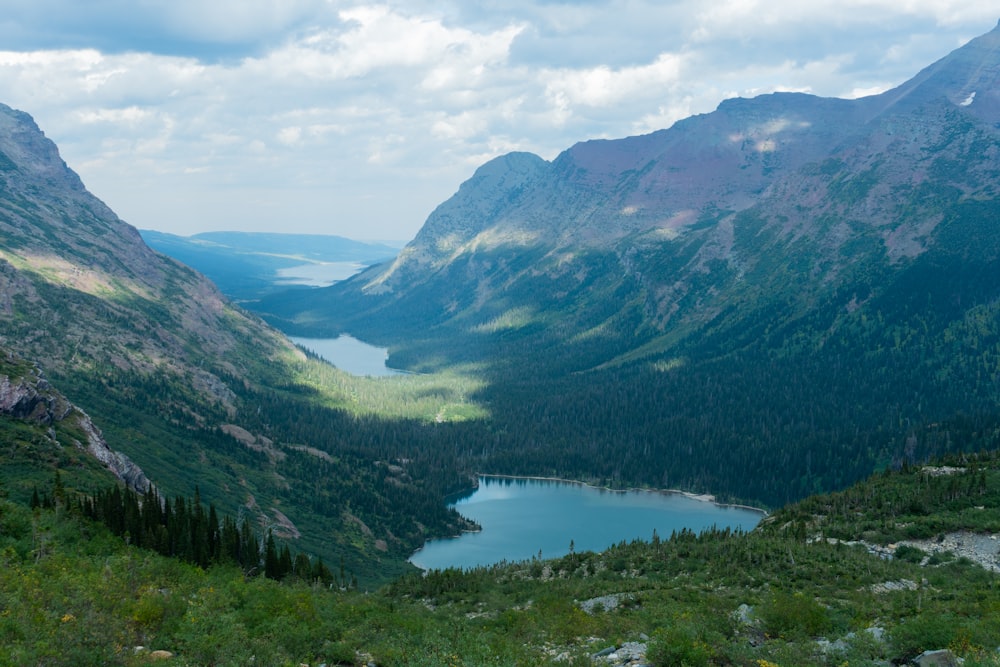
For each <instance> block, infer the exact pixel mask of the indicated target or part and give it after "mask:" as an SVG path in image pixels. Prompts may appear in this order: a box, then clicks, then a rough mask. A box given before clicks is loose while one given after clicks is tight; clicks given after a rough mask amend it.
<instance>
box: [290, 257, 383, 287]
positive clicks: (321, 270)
mask: <svg viewBox="0 0 1000 667" xmlns="http://www.w3.org/2000/svg"><path fill="white" fill-rule="evenodd" d="M365 267H366V265H365V264H362V263H360V262H315V263H311V264H299V265H298V266H290V267H288V268H285V269H278V271H277V277H278V279H277V281H276V283H277V284H278V285H308V286H309V287H329V286H330V285H332V284H333V283H335V282H338V281H340V280H347V279H348V278H350V277H351V276H353V275H354V274H355V273H357V272H359V271H361V270H362V269H364V268H365Z"/></svg>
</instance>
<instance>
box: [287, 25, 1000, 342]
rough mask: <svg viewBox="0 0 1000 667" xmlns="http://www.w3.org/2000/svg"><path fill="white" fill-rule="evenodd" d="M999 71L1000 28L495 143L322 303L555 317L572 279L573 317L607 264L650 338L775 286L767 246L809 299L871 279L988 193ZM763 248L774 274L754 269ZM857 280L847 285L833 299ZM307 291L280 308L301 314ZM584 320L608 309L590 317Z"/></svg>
mask: <svg viewBox="0 0 1000 667" xmlns="http://www.w3.org/2000/svg"><path fill="white" fill-rule="evenodd" d="M998 84H1000V28H998V29H996V30H994V31H992V32H991V33H989V34H987V35H984V36H982V37H979V38H978V39H976V40H973V41H972V42H970V43H969V44H967V45H966V46H964V47H962V48H961V49H959V50H957V51H955V52H954V53H952V54H951V55H949V56H947V57H946V58H944V59H942V60H941V61H939V62H938V63H935V64H934V65H932V66H931V67H928V68H927V69H925V70H924V71H922V72H920V73H919V74H918V75H917V76H916V77H914V78H913V79H912V80H911V81H908V82H906V83H905V84H903V85H901V86H899V87H898V88H896V89H893V90H890V91H888V92H886V93H883V94H881V95H877V96H873V97H868V98H863V99H859V100H839V99H823V98H818V97H814V96H810V95H804V94H792V93H779V94H773V95H766V96H762V97H757V98H754V99H731V100H726V101H725V102H723V103H722V104H721V105H720V106H719V108H718V109H717V110H716V111H715V112H713V113H710V114H705V115H702V116H696V117H693V118H689V119H687V120H684V121H681V122H679V123H677V124H676V125H674V126H673V127H671V128H670V129H668V130H663V131H659V132H655V133H653V134H650V135H645V136H640V137H630V138H627V139H621V140H615V141H604V140H602V141H588V142H584V143H581V144H578V145H576V146H574V147H572V148H570V149H569V150H567V151H565V152H564V153H563V154H561V155H560V156H558V157H557V158H556V159H555V160H553V161H552V162H546V161H544V160H542V159H541V158H538V157H537V156H534V155H530V154H523V153H521V154H511V155H506V156H502V157H500V158H497V159H495V160H493V161H492V162H490V163H488V164H486V165H484V166H483V167H481V168H480V169H479V170H478V171H477V172H476V173H475V175H474V176H473V177H472V178H471V179H469V181H467V182H466V183H464V184H463V185H462V187H461V188H460V189H459V191H458V192H457V193H456V194H455V196H454V197H452V198H451V199H450V200H448V201H447V202H445V203H443V204H442V205H441V206H440V207H438V209H437V210H436V211H434V213H432V214H431V216H430V217H429V218H428V220H427V222H426V224H425V225H424V227H423V228H422V230H421V231H420V233H419V234H418V235H417V237H416V238H415V239H414V241H413V242H412V243H410V244H409V245H408V246H407V247H406V248H405V249H404V250H403V251H402V252H401V253H400V255H399V257H398V258H397V259H396V260H395V261H394V262H392V263H391V264H390V265H388V266H383V267H380V268H378V269H375V270H372V271H370V272H368V273H367V274H365V275H364V276H362V277H360V278H358V279H357V280H355V281H353V283H352V284H350V285H345V286H340V287H335V288H333V289H332V290H330V297H329V300H328V304H329V308H330V310H331V311H332V310H333V309H334V308H336V309H337V310H338V311H343V309H344V306H345V304H349V305H348V306H347V307H348V309H349V310H350V312H355V313H358V315H357V317H356V318H353V319H352V318H351V316H350V315H349V314H348V315H343V314H341V313H340V312H338V313H337V314H333V313H331V314H330V315H329V317H328V319H329V321H330V322H331V323H334V324H336V325H340V326H346V327H351V326H355V325H356V324H359V325H360V326H361V327H365V326H366V325H365V324H364V323H363V322H361V321H362V320H364V319H365V318H367V317H369V316H370V315H371V314H372V313H377V312H385V311H388V310H391V311H392V312H393V324H394V325H400V324H402V325H403V326H405V325H406V323H407V322H408V321H409V322H416V321H420V322H421V326H422V325H423V324H426V323H427V322H430V323H433V324H445V323H449V322H450V323H452V324H455V325H458V326H460V327H463V328H465V329H472V328H475V327H476V326H481V327H482V326H486V327H489V325H490V322H493V321H494V318H497V317H498V316H502V315H504V314H505V313H507V314H510V313H512V312H516V311H517V309H518V308H522V309H523V308H528V309H529V311H527V314H526V311H522V312H521V315H522V318H521V319H522V320H524V321H527V320H534V321H537V322H540V323H542V325H543V326H544V325H545V322H547V321H548V320H546V319H545V318H544V317H543V315H542V314H541V313H539V312H531V311H530V308H531V304H532V300H533V299H534V298H535V297H536V296H537V295H538V294H539V293H540V292H541V293H543V294H544V293H551V294H557V295H561V296H562V299H561V304H562V305H561V310H562V311H563V314H565V315H568V316H569V317H571V318H572V317H576V316H575V315H574V313H576V312H579V311H581V310H587V309H588V308H590V307H591V305H592V303H591V302H592V300H593V298H594V297H593V295H592V294H591V290H589V289H579V288H585V287H587V285H588V283H589V282H592V281H593V280H595V279H597V280H608V279H610V277H611V276H615V279H616V280H618V281H619V285H618V286H621V287H624V289H626V290H627V293H628V295H629V297H630V298H629V299H623V300H622V301H623V303H621V304H620V305H622V306H625V307H628V306H629V305H630V303H631V298H635V299H640V300H641V304H637V306H638V307H639V308H640V309H641V319H642V324H643V325H648V328H644V327H640V329H641V331H640V332H638V333H639V334H640V335H638V336H636V337H635V340H636V342H646V341H648V340H649V338H651V337H655V336H657V335H659V334H667V333H669V334H673V337H674V338H676V337H677V334H678V332H683V331H685V329H683V327H685V326H687V325H694V326H696V327H697V326H702V325H704V324H705V323H706V322H709V321H711V320H713V319H714V318H715V317H716V316H717V315H718V314H719V313H721V312H722V311H723V310H724V309H725V308H726V305H727V304H730V303H732V301H733V300H734V299H743V297H744V296H745V295H746V293H747V292H748V291H749V290H755V291H757V292H761V293H763V292H767V293H769V294H772V295H773V294H774V293H775V292H779V291H781V290H779V289H776V288H775V286H774V285H769V284H767V281H768V280H772V279H773V278H774V277H775V276H774V272H773V271H770V265H771V264H775V263H782V264H785V265H787V266H788V268H789V270H791V271H793V272H794V276H795V279H796V280H797V281H804V282H800V283H799V284H798V285H797V287H798V288H799V289H797V292H798V294H796V295H795V296H793V299H794V300H795V301H797V302H799V303H798V304H797V306H796V307H797V308H802V309H806V308H810V307H812V306H813V305H814V304H815V300H816V297H817V295H819V294H824V293H826V294H828V293H830V292H831V291H834V290H836V289H838V288H841V287H843V286H844V285H845V284H850V283H852V282H854V281H856V280H859V279H861V278H860V277H859V276H857V275H855V269H856V267H857V266H858V265H859V264H867V263H872V264H877V265H878V266H879V267H883V268H885V269H886V271H888V273H892V274H895V275H896V276H899V275H902V273H903V272H904V271H905V270H906V269H907V268H908V267H909V266H910V265H911V264H912V262H913V261H914V260H916V259H917V258H919V257H920V256H921V255H923V254H924V253H925V252H926V251H927V250H928V249H929V248H931V247H932V246H934V245H936V244H937V245H940V238H941V236H942V235H946V234H947V231H946V228H947V226H948V225H947V224H945V223H946V222H947V221H948V220H950V219H951V218H954V217H955V216H962V217H967V216H968V215H974V214H973V213H971V212H970V210H971V209H977V210H980V209H984V208H985V209H988V208H989V207H990V206H991V205H992V202H993V201H994V200H995V199H996V195H997V170H996V165H997V150H998V149H997V141H998V132H997V123H998V121H1000V103H998V95H1000V94H998V92H997V91H998V87H1000V86H998ZM960 224H965V225H971V224H972V223H960ZM970 233H974V232H972V231H970ZM519 255H529V256H531V258H532V260H531V261H529V262H523V263H522V262H518V260H517V256H519ZM595 255H599V256H601V257H602V259H601V260H599V261H594V258H595ZM764 263H767V264H768V265H769V267H767V269H768V270H767V273H766V275H764V274H763V273H762V272H758V273H756V274H755V271H757V269H758V268H760V267H761V266H762V264H764ZM865 270H866V271H867V270H868V269H867V268H866V269H865ZM787 278H788V276H782V278H781V280H782V281H785V280H786V279H787ZM623 281H629V283H626V282H623ZM748 285H749V286H748ZM415 296H419V297H420V299H419V300H416V299H415V298H414V297H415ZM865 298H866V295H865V294H859V295H856V296H855V295H852V294H848V295H846V296H845V301H844V303H842V304H840V305H841V306H842V307H844V308H854V307H855V305H857V303H860V302H861V301H863V300H864V299H865ZM312 299H313V301H315V295H313V297H312ZM852 299H856V300H855V301H852ZM415 301H417V302H416V303H415ZM387 304H391V306H390V305H387ZM851 304H854V305H851ZM546 305H547V306H548V305H549V304H546ZM310 306H311V307H310V308H309V310H310V314H311V316H315V314H316V311H317V307H316V306H315V304H310ZM297 307H298V308H301V309H305V307H304V305H303V304H302V303H293V304H291V305H290V306H289V305H282V304H277V303H276V304H273V308H272V310H273V312H274V313H275V315H277V316H279V317H281V316H284V317H286V319H287V321H288V324H289V325H291V323H294V322H295V315H294V312H295V308H297ZM400 311H402V312H406V313H407V314H408V317H409V319H407V317H406V316H402V315H400ZM741 313H742V314H745V313H746V309H745V308H743V309H741ZM596 316H597V315H596V314H595V317H596ZM576 319H579V318H578V317H577V318H576ZM276 321H281V320H277V319H276ZM588 324H589V325H590V326H600V325H601V324H602V321H600V320H595V319H590V320H586V321H581V322H580V323H579V326H580V327H584V326H586V325H588ZM679 327H681V329H679ZM372 328H373V329H374V328H377V327H372ZM584 330H585V329H584ZM578 333H579V332H578ZM623 333H627V334H628V335H630V336H635V334H636V333H637V332H636V331H629V332H623ZM613 349H614V348H613Z"/></svg>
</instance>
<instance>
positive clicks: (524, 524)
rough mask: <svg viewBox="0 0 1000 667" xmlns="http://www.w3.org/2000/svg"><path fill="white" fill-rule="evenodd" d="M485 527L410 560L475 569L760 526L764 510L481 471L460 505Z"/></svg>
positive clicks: (422, 551) (428, 548)
mask: <svg viewBox="0 0 1000 667" xmlns="http://www.w3.org/2000/svg"><path fill="white" fill-rule="evenodd" d="M453 506H454V507H455V509H456V510H458V512H459V513H460V514H461V515H463V516H465V517H468V518H469V519H472V520H474V521H476V522H477V523H478V524H479V525H480V526H482V531H480V532H475V533H465V534H463V535H461V536H459V537H455V538H450V539H443V540H431V541H429V542H427V544H425V545H424V547H423V548H422V549H420V550H419V551H417V552H416V553H415V554H413V556H412V557H411V558H410V562H411V563H413V564H414V565H416V566H417V567H420V568H422V569H425V570H426V569H444V568H447V567H459V568H471V567H476V566H480V565H491V564H494V563H499V562H501V561H504V560H505V561H508V562H512V561H522V560H528V559H530V558H532V557H534V556H538V555H539V552H541V555H542V558H558V557H560V556H564V555H566V554H568V553H569V550H570V542H571V541H572V542H573V547H574V549H575V550H576V551H604V550H605V549H607V548H608V547H610V546H612V545H614V544H617V543H619V542H621V541H623V540H624V541H631V540H634V539H637V538H638V539H645V540H649V539H652V537H653V531H656V533H657V534H658V535H659V536H660V537H662V538H667V537H669V536H670V533H671V532H673V531H680V530H681V529H683V528H687V529H689V530H692V531H694V532H696V533H699V532H702V531H704V530H706V529H709V528H711V527H713V526H716V527H718V528H725V527H729V528H733V529H736V528H740V529H742V530H745V531H749V530H751V529H753V528H754V527H755V526H756V525H757V524H758V523H759V522H760V520H761V519H762V518H763V516H764V514H763V513H762V512H759V511H756V510H752V509H746V508H740V507H726V506H722V505H716V504H715V503H712V502H708V501H705V500H700V499H697V498H692V497H690V496H685V495H683V494H679V493H664V492H656V491H607V490H604V489H598V488H595V487H591V486H586V485H583V484H575V483H572V482H559V481H553V480H537V479H523V478H515V479H511V478H502V477H481V478H480V479H479V488H478V489H477V490H476V491H475V492H474V493H472V495H470V496H468V497H467V498H463V499H461V500H459V501H458V502H456V503H454V505H453Z"/></svg>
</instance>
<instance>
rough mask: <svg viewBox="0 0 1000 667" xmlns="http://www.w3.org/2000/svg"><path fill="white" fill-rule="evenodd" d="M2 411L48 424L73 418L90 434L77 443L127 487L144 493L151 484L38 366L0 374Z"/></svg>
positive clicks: (9, 414)
mask: <svg viewBox="0 0 1000 667" xmlns="http://www.w3.org/2000/svg"><path fill="white" fill-rule="evenodd" d="M0 414H2V415H7V416H10V417H13V418H15V419H22V420H25V421H30V422H35V423H37V424H42V425H45V426H54V425H56V424H58V423H60V422H64V421H67V420H73V422H74V423H75V424H76V425H77V426H78V427H79V428H80V429H81V430H82V431H83V432H84V433H85V434H86V435H87V442H86V443H81V442H77V443H76V444H77V446H78V447H80V448H81V449H86V450H87V451H88V452H89V453H90V454H91V455H92V456H93V457H94V458H96V459H97V460H98V461H100V462H101V463H102V464H103V465H104V467H105V468H107V469H108V470H109V471H111V473H112V474H114V476H115V477H117V478H118V479H119V480H121V481H122V482H123V483H124V484H125V485H126V486H127V487H128V488H130V489H132V490H134V491H137V492H139V493H145V492H146V491H147V490H148V489H149V487H150V481H149V479H148V478H147V477H146V475H145V473H144V472H143V471H142V469H141V468H140V467H139V466H137V465H136V464H135V463H134V462H133V461H132V460H131V459H130V458H129V457H128V456H126V455H125V454H122V453H121V452H116V451H114V450H113V449H111V447H109V446H108V443H107V442H106V441H105V440H104V436H103V435H102V434H101V430H100V429H99V428H98V427H97V426H96V425H95V424H94V422H93V421H92V420H91V419H90V416H89V415H87V413H86V412H84V411H83V410H81V409H80V408H78V407H76V406H75V405H73V404H72V403H70V402H69V400H67V399H66V397H65V396H63V395H62V394H61V393H59V392H58V391H56V390H55V389H53V388H52V386H51V385H50V384H49V382H48V380H46V379H45V376H44V375H43V374H42V372H41V370H39V369H38V367H32V368H30V369H29V370H28V371H27V372H26V373H24V374H22V375H20V376H11V375H9V374H0Z"/></svg>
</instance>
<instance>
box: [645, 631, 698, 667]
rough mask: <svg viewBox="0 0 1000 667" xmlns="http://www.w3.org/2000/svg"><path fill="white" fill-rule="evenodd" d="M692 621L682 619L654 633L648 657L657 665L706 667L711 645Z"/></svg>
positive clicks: (664, 666)
mask: <svg viewBox="0 0 1000 667" xmlns="http://www.w3.org/2000/svg"><path fill="white" fill-rule="evenodd" d="M701 635H702V633H701V632H699V630H698V628H696V627H695V625H694V624H693V623H692V622H691V621H687V620H680V621H678V622H677V623H675V624H674V625H672V626H670V627H668V628H662V629H660V630H657V631H656V632H654V633H653V637H652V638H651V639H650V641H649V648H648V651H647V653H646V657H647V658H649V660H650V661H651V662H652V663H653V664H654V665H656V666H657V667H704V666H706V665H708V661H709V659H711V657H712V650H711V647H710V646H709V645H708V643H706V642H705V641H704V638H703V637H702V636H701Z"/></svg>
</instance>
